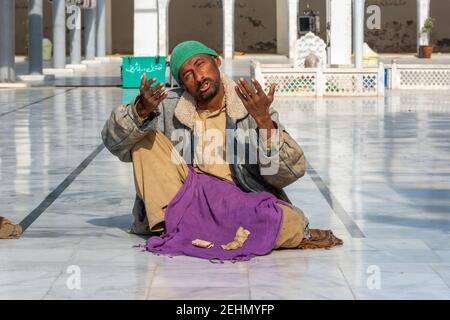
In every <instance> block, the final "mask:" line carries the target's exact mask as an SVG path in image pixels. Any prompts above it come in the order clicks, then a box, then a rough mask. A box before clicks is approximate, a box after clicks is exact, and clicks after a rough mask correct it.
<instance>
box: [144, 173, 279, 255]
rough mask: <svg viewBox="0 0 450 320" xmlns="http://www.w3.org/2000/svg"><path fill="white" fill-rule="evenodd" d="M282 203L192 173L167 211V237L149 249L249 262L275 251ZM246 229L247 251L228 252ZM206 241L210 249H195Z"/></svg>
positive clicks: (154, 241)
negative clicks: (196, 242) (227, 247)
mask: <svg viewBox="0 0 450 320" xmlns="http://www.w3.org/2000/svg"><path fill="white" fill-rule="evenodd" d="M277 203H280V200H278V199H277V198H276V197H275V196H274V195H272V194H270V193H268V192H260V193H246V192H244V191H242V190H241V189H239V187H237V186H236V185H234V184H233V183H231V182H227V181H223V180H220V179H218V178H215V177H212V176H210V175H207V174H199V173H197V172H195V171H194V170H193V169H192V168H190V170H189V175H188V177H187V179H186V181H185V183H184V185H183V187H182V188H181V189H180V190H179V191H178V193H177V194H176V195H175V197H174V198H173V199H172V201H170V203H169V205H168V207H167V209H166V211H165V222H166V233H165V234H164V235H162V236H161V237H151V238H149V239H148V240H147V243H146V249H147V250H148V251H150V252H153V253H157V254H167V255H172V256H176V255H187V256H194V257H199V258H204V259H210V260H212V259H219V260H249V259H251V258H252V257H254V256H259V255H265V254H268V253H269V252H271V250H272V249H273V247H274V245H275V242H276V240H277V238H278V233H279V231H280V228H281V223H282V219H283V214H282V210H281V208H280V207H279V206H277ZM240 226H242V227H244V228H245V229H247V230H249V231H250V233H251V234H250V235H249V237H248V239H247V241H246V242H245V243H244V245H243V246H242V247H241V248H238V249H234V250H228V251H227V250H224V249H222V247H221V245H222V244H228V243H229V242H231V241H233V240H234V237H235V235H236V231H237V230H238V228H239V227H240ZM195 239H201V240H207V241H211V242H213V243H214V247H213V248H210V249H205V248H198V247H195V246H194V245H192V243H191V242H192V240H195Z"/></svg>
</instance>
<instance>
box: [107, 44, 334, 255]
mask: <svg viewBox="0 0 450 320" xmlns="http://www.w3.org/2000/svg"><path fill="white" fill-rule="evenodd" d="M220 65H221V60H220V58H219V57H218V54H217V53H216V52H215V51H214V50H212V49H210V48H208V47H206V46H205V45H203V44H202V43H200V42H196V41H186V42H183V43H180V44H179V45H178V46H177V47H176V48H175V49H174V50H173V52H172V55H171V63H170V69H171V70H170V71H171V74H172V76H173V77H174V78H175V80H176V81H177V83H178V84H179V85H180V86H181V88H179V89H177V90H175V91H171V92H168V91H166V90H165V87H164V84H162V83H160V84H158V85H154V82H155V79H150V80H149V81H147V77H146V74H144V75H143V77H142V83H141V87H140V94H139V95H138V96H137V97H136V98H135V99H134V101H133V102H132V103H130V104H127V105H122V106H119V107H118V108H116V109H115V110H113V112H112V114H111V116H110V118H109V119H108V120H107V121H106V124H105V126H104V129H103V131H102V138H103V141H104V144H105V146H106V147H107V149H108V150H109V151H110V152H112V153H113V154H114V155H116V156H117V157H118V158H119V159H120V160H121V161H126V162H132V163H133V169H134V181H135V187H136V193H137V196H136V200H135V206H134V209H133V214H134V218H135V222H134V224H133V225H132V227H131V228H130V232H131V233H138V234H139V233H147V232H153V233H154V232H159V233H163V234H164V235H163V236H162V238H164V237H165V236H166V238H171V237H172V236H170V237H167V233H171V232H181V231H180V230H182V229H183V228H181V227H180V224H181V223H185V224H188V222H187V220H189V219H197V220H196V223H197V224H196V226H197V228H195V227H194V229H197V230H194V231H195V232H197V234H203V235H205V236H206V234H208V236H210V237H215V234H212V233H205V232H203V233H202V230H203V231H204V230H205V229H209V230H213V227H212V226H211V225H206V224H205V225H202V221H203V220H205V221H206V220H210V222H211V223H215V228H218V229H214V230H216V231H217V232H216V234H217V233H220V232H221V229H220V226H222V227H223V228H224V229H225V225H226V224H227V223H231V222H230V221H226V222H225V220H227V219H228V220H230V219H236V220H241V217H243V215H246V214H247V212H248V217H246V219H248V220H247V221H244V220H242V221H240V222H239V223H241V224H247V226H243V227H245V228H246V229H249V227H248V225H250V226H251V225H252V223H254V225H255V227H254V229H255V230H258V227H256V225H257V223H258V222H257V221H256V220H258V217H260V218H261V219H268V220H267V222H268V225H270V228H272V229H273V231H274V233H273V234H274V235H275V237H274V238H273V240H271V241H268V243H270V246H271V248H270V250H272V249H277V248H329V247H332V246H335V245H338V244H342V241H341V240H340V239H338V238H336V237H335V236H334V235H333V233H332V232H331V231H329V230H310V229H309V228H308V224H309V223H308V219H307V218H306V217H305V216H304V214H303V212H302V211H301V210H300V209H298V208H296V207H294V206H292V205H291V204H290V201H289V199H288V197H287V195H286V194H285V193H284V191H283V188H284V187H286V186H287V185H289V184H291V183H293V182H294V181H296V180H297V179H299V178H300V177H302V176H303V175H304V174H305V158H304V155H303V151H302V149H301V148H300V146H299V145H298V144H297V143H296V142H295V141H294V140H293V139H292V137H291V136H290V135H289V134H288V133H287V132H286V130H285V129H284V128H283V126H282V125H281V124H280V123H279V120H278V114H277V112H276V111H275V110H274V109H273V108H270V106H271V104H272V102H273V100H274V93H275V85H274V84H272V85H271V87H270V90H269V92H268V93H267V94H266V93H265V92H264V91H263V90H262V88H261V86H260V84H259V83H258V82H257V81H256V80H255V79H252V83H253V85H251V84H249V83H248V82H247V81H246V80H244V79H243V78H241V79H240V81H238V82H237V83H235V82H234V81H232V80H230V79H229V78H228V77H227V76H226V75H225V74H223V73H221V72H220V70H219V67H220ZM252 132H253V133H256V134H254V135H252ZM253 136H256V137H257V138H256V140H258V141H257V143H256V144H257V146H256V147H254V145H255V143H253V142H254V141H249V140H252V138H251V137H253ZM180 138H183V139H182V142H181V143H180V141H179V140H180ZM253 147H254V148H253ZM242 151H247V152H248V153H247V154H245V155H244V157H242V155H241V154H240V153H242ZM244 153H245V152H244ZM238 158H239V159H238ZM250 158H252V159H250ZM191 176H192V177H191ZM197 176H198V177H199V178H198V179H197ZM187 181H189V182H187ZM187 184H189V186H187ZM211 188H212V189H214V190H211ZM200 194H201V195H202V196H203V198H202V196H201V195H200ZM188 197H189V200H188V199H187V198H188ZM205 197H206V198H205ZM258 197H260V198H258ZM237 199H240V200H239V201H240V202H241V203H240V204H239V203H236V202H237ZM180 201H181V202H180ZM202 201H203V203H201V202H202ZM192 202H199V203H196V206H192ZM244 202H245V204H246V205H247V207H245V205H244V204H243V203H244ZM180 203H183V206H184V207H183V206H182V207H180ZM219 203H220V204H219ZM250 203H255V205H254V206H253V205H251V206H249V205H250ZM263 203H264V205H261V204H263ZM177 206H178V207H177ZM273 206H274V207H273ZM194 207H195V208H196V209H193V208H194ZM244 207H245V208H244ZM183 208H184V209H185V210H184V211H186V210H188V209H187V208H191V209H189V210H190V211H191V212H180V211H183ZM231 208H233V209H231ZM267 208H271V209H270V210H269V209H267ZM226 210H228V211H227V212H228V213H227V212H225V211H226ZM169 211H170V212H169ZM222 211H223V212H222ZM253 211H254V212H253ZM205 212H208V213H207V214H208V215H209V216H201V215H205V214H206V213H205ZM250 212H252V213H250ZM252 214H254V215H252ZM169 216H170V218H171V219H172V220H173V221H171V222H170V223H171V226H170V227H169V226H168V225H167V224H168V223H169V222H168V219H169ZM176 216H177V217H178V218H175V217H176ZM181 216H183V218H181ZM194 216H195V217H194ZM200 216H201V217H200ZM209 217H213V219H209ZM177 219H178V220H177ZM251 219H253V220H251ZM255 219H256V220H255ZM271 219H272V220H271ZM277 219H278V220H277ZM175 220H176V221H175ZM182 220H183V221H182ZM219 220H220V221H219ZM269 220H270V223H269ZM276 221H278V222H276ZM205 223H206V222H205ZM239 223H238V224H239ZM174 224H175V225H176V226H175V225H174ZM238 224H237V225H238ZM191 225H192V224H191ZM237 225H236V226H237ZM183 230H186V229H183ZM255 230H250V231H249V233H250V237H252V236H254V237H257V236H261V234H259V235H258V234H257V233H255V232H253V231H255ZM265 230H266V231H264V232H269V231H268V230H269V229H265ZM241 231H242V230H241ZM246 231H248V230H246ZM190 232H191V233H192V232H193V231H192V230H191V231H190ZM252 232H253V234H252ZM261 232H262V231H261ZM261 232H260V233H261ZM193 234H194V233H192V234H191V236H192V237H193V236H194V235H193ZM191 240H195V239H191ZM202 240H210V239H202ZM231 240H232V239H231ZM159 245H162V244H161V243H160V244H159ZM150 246H151V247H152V249H155V248H156V246H158V245H157V244H155V243H153V244H151V245H150ZM147 248H148V249H149V245H147ZM155 250H156V249H155ZM150 251H153V250H150ZM258 252H259V251H258ZM184 253H185V254H186V251H184ZM247 253H251V252H247ZM193 255H195V254H193Z"/></svg>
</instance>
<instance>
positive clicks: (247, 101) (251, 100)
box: [236, 78, 276, 130]
mask: <svg viewBox="0 0 450 320" xmlns="http://www.w3.org/2000/svg"><path fill="white" fill-rule="evenodd" d="M252 82H253V86H254V87H255V88H253V86H252V85H251V84H249V83H248V82H247V81H246V80H245V79H244V78H240V79H239V81H237V86H236V93H237V94H238V96H239V98H240V99H241V101H242V103H243V104H244V106H245V108H246V109H247V111H248V113H250V115H251V116H252V117H253V118H254V119H255V121H256V123H257V124H258V127H259V128H260V129H268V130H269V129H273V128H274V126H273V123H272V119H271V118H270V113H269V107H270V105H271V104H272V102H273V99H274V94H275V88H276V84H272V85H271V86H270V90H269V93H268V94H266V93H265V92H264V91H263V89H262V88H261V85H260V84H259V82H258V81H256V79H254V78H253V79H252ZM255 89H256V91H255Z"/></svg>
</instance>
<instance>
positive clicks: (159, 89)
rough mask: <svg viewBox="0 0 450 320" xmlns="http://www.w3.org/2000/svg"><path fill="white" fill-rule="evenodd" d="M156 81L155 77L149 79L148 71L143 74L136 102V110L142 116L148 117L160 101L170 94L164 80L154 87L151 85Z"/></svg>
mask: <svg viewBox="0 0 450 320" xmlns="http://www.w3.org/2000/svg"><path fill="white" fill-rule="evenodd" d="M155 81H156V79H155V78H152V79H150V80H149V81H147V74H146V73H144V74H143V75H142V79H141V86H140V88H139V92H140V94H139V99H138V102H137V104H136V112H137V114H138V115H139V117H141V118H146V117H147V116H148V115H149V114H150V113H152V112H153V111H155V110H156V109H157V108H158V106H159V103H160V102H161V101H163V100H164V99H165V98H167V96H168V94H169V93H168V92H167V91H165V89H164V88H165V87H164V83H162V82H161V83H160V84H158V85H156V86H154V87H150V86H151V85H152V84H153V83H154V82H155Z"/></svg>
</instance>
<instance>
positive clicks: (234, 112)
mask: <svg viewBox="0 0 450 320" xmlns="http://www.w3.org/2000/svg"><path fill="white" fill-rule="evenodd" d="M220 77H221V80H222V83H223V86H224V89H225V103H226V106H225V110H226V112H227V114H228V116H229V117H230V118H231V119H232V120H233V121H237V120H240V119H243V118H245V117H246V116H247V115H248V111H247V109H246V108H245V107H244V105H243V103H242V101H241V99H240V98H239V96H238V95H237V93H236V91H235V89H234V87H235V86H236V84H235V83H234V81H233V80H231V79H230V78H228V76H226V75H225V74H223V73H221V74H220ZM196 105H197V103H196V102H195V99H194V97H192V96H191V95H190V94H189V93H188V92H187V91H185V92H184V93H183V95H182V96H181V98H180V100H179V101H178V103H177V106H176V107H175V116H176V117H177V119H178V120H179V121H180V122H181V123H182V124H184V125H185V126H187V127H189V128H191V129H192V128H193V127H194V122H195V108H196Z"/></svg>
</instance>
